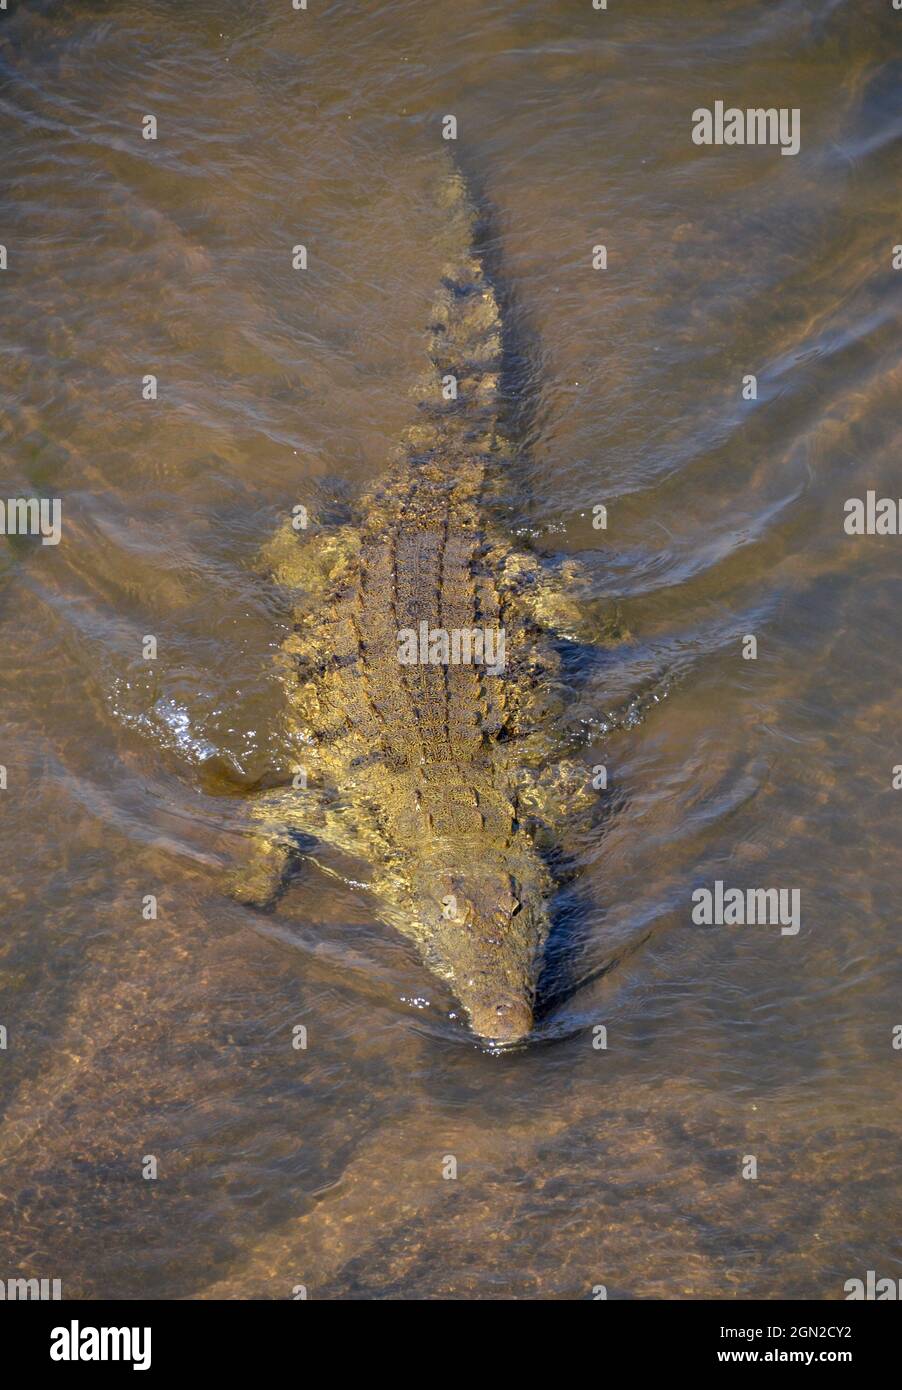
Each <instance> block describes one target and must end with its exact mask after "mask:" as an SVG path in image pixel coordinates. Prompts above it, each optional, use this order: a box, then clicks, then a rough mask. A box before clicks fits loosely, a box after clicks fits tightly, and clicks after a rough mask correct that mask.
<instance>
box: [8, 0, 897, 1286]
mask: <svg viewBox="0 0 902 1390" xmlns="http://www.w3.org/2000/svg"><path fill="white" fill-rule="evenodd" d="M900 76H902V13H899V12H897V11H894V9H893V7H892V5H891V3H890V0H879V3H878V2H875V3H856V4H853V3H851V0H850V3H842V2H841V0H823V2H822V0H774V3H768V4H754V5H753V4H737V3H732V2H731V0H719V3H700V2H699V0H687V3H683V4H680V5H674V4H672V3H664V2H663V0H648V2H647V3H643V4H638V3H616V0H611V4H610V5H609V7H608V10H607V11H596V10H595V9H593V7H592V5H591V3H589V0H567V3H563V2H562V0H556V3H552V4H549V3H545V0H543V2H542V3H538V0H532V2H530V3H522V4H519V5H517V6H511V5H508V4H504V3H501V0H478V3H476V2H475V0H474V3H466V2H464V3H458V4H455V5H453V6H446V5H427V4H424V3H415V2H414V0H406V3H405V2H403V0H388V3H380V4H366V5H362V6H361V5H351V4H340V3H333V4H326V3H322V4H320V3H319V2H318V0H310V3H309V8H308V10H307V11H306V12H304V11H300V12H296V11H294V10H293V9H292V7H291V5H290V4H289V3H288V0H285V3H283V4H271V3H267V4H264V3H250V4H248V3H241V4H238V3H227V2H226V0H218V3H217V2H216V0H194V3H191V4H187V3H184V4H176V3H165V2H164V0H155V2H154V3H145V0H142V3H140V4H139V3H134V2H132V3H106V4H105V3H97V2H96V0H94V2H93V3H92V0H87V3H84V4H78V5H75V4H67V3H63V4H47V3H42V4H28V3H26V4H19V5H15V4H11V5H10V8H9V11H8V12H7V13H5V14H3V15H2V16H0V122H2V156H0V167H2V189H0V243H2V244H3V245H4V246H5V247H6V248H7V266H6V269H5V270H4V271H0V305H2V310H0V382H2V402H0V442H2V457H3V465H4V467H3V478H2V488H0V495H2V497H3V498H4V499H6V498H13V497H19V496H42V497H45V498H47V499H53V498H58V499H60V502H61V507H62V532H61V541H60V544H59V545H56V546H54V545H43V544H41V543H40V542H39V541H38V540H36V539H28V538H24V539H23V538H18V537H17V538H9V539H3V540H0V545H2V547H3V549H2V563H3V574H2V580H0V586H2V587H0V624H2V627H0V631H2V705H3V713H4V716H5V718H4V723H3V735H2V759H0V761H2V763H3V765H4V766H5V767H6V769H7V774H6V777H7V784H6V787H5V789H4V790H3V791H2V793H0V808H2V815H3V925H2V937H0V966H2V986H3V990H2V1002H0V1024H2V1026H3V1027H4V1028H5V1030H6V1046H5V1048H4V1049H3V1050H0V1101H2V1127H0V1277H2V1278H6V1277H10V1276H15V1275H27V1276H33V1277H47V1278H60V1279H62V1281H63V1292H64V1294H66V1295H69V1296H74V1297H87V1298H94V1297H116V1298H131V1297H137V1296H141V1295H145V1296H152V1297H162V1298H222V1297H228V1298H248V1297H255V1298H256V1297H263V1298H277V1299H279V1298H281V1299H287V1298H291V1297H292V1296H293V1292H292V1291H293V1290H295V1289H296V1288H297V1286H299V1285H305V1286H306V1288H307V1290H308V1293H309V1296H310V1297H311V1298H319V1299H330V1298H331V1299H334V1298H480V1299H498V1298H506V1297H521V1298H548V1299H558V1298H560V1299H591V1298H593V1297H594V1296H595V1294H594V1293H593V1290H595V1289H596V1287H597V1286H599V1285H604V1286H605V1287H606V1289H607V1292H608V1296H609V1297H611V1298H647V1297H665V1298H686V1297H691V1298H701V1297H706V1298H724V1299H729V1298H737V1297H745V1298H747V1297H759V1298H779V1297H784V1296H799V1297H803V1298H810V1299H836V1298H842V1297H843V1296H844V1290H843V1285H844V1282H845V1281H846V1280H847V1279H850V1278H854V1277H864V1275H865V1273H866V1271H867V1270H868V1269H873V1270H875V1271H876V1273H877V1275H878V1277H893V1278H895V1277H898V1276H899V1275H902V1260H900V1245H899V1241H898V1228H899V1194H898V1180H897V1168H898V1157H899V1137H900V1119H899V1106H898V1095H899V1082H898V1078H899V1067H900V1066H902V1052H900V1051H899V1050H896V1049H895V1048H894V1046H893V1041H894V1033H893V1030H894V1028H897V1027H898V1026H899V1025H900V1024H902V1004H900V997H899V986H900V952H899V928H898V904H899V901H900V899H902V848H900V835H899V827H900V815H902V809H900V808H902V801H900V798H902V791H898V790H894V787H893V780H894V772H893V769H894V767H895V766H896V765H897V764H900V763H902V727H900V714H899V693H898V692H899V682H900V677H902V660H900V652H899V641H900V626H899V610H900V606H902V579H900V575H902V570H900V547H902V537H899V536H893V535H861V536H854V535H849V534H847V533H846V531H845V530H844V508H845V503H846V501H847V499H851V498H855V497H861V498H864V497H865V495H866V493H867V491H868V490H874V491H876V493H877V495H878V497H879V496H888V497H892V498H895V497H898V496H899V495H900V493H902V487H900V483H899V476H900V475H899V457H900V455H899V444H900V428H899V399H900V385H902V369H900V349H902V329H900V318H899V306H900V286H902V271H900V270H897V269H894V267H893V259H894V250H893V248H894V246H897V245H898V244H899V243H900V242H902V220H900V212H899V186H900V172H902V170H900V158H899V137H900V134H902V99H900V86H902V84H900ZM719 99H720V100H725V101H726V102H727V104H728V105H729V104H735V105H737V106H739V107H742V108H745V107H746V106H762V107H765V106H775V107H785V108H798V109H799V111H800V112H801V148H800V150H799V153H798V154H796V155H790V156H784V155H782V154H781V153H780V149H779V147H764V148H762V147H752V146H745V147H742V146H740V147H735V146H733V147H727V146H711V147H710V148H704V147H701V146H698V145H696V144H694V143H693V141H692V139H691V130H692V112H693V110H694V109H696V108H698V107H711V106H713V103H714V101H715V100H719ZM449 113H452V114H454V115H456V117H457V120H458V139H457V142H456V146H455V152H456V154H457V157H458V161H459V163H460V166H461V167H462V169H463V170H464V171H465V173H466V175H467V178H468V180H469V181H470V183H471V186H472V187H473V188H474V189H475V190H476V193H477V196H478V197H479V198H480V199H481V200H483V205H484V206H485V207H486V208H489V209H491V223H490V233H489V247H488V250H489V253H490V255H491V258H492V261H493V265H494V266H495V267H496V271H497V274H498V275H499V276H500V283H501V286H502V294H503V298H504V303H505V307H506V314H507V335H508V337H507V343H508V368H509V370H508V371H507V373H506V378H505V386H504V389H505V393H506V407H505V409H506V415H507V419H508V424H509V428H510V430H511V431H512V432H513V434H514V437H515V439H516V441H517V444H518V447H519V450H520V456H519V463H518V469H517V475H516V477H511V478H510V479H505V480H503V494H504V509H505V524H506V525H507V527H508V530H509V532H510V533H511V534H512V535H516V536H518V537H519V538H520V540H521V542H522V543H523V544H527V545H533V546H535V547H537V548H539V549H541V550H551V551H553V552H561V551H567V552H573V553H578V554H579V555H580V556H581V557H582V559H583V560H584V562H585V564H586V565H587V566H588V567H589V569H590V572H591V577H592V585H593V591H594V593H595V594H596V595H597V596H599V597H604V598H606V599H610V600H617V601H619V604H620V608H621V611H622V613H623V616H624V618H625V620H626V622H627V624H628V626H629V629H630V632H631V633H632V637H631V640H630V641H629V642H627V643H626V644H624V645H622V646H619V647H617V648H615V649H612V650H610V651H609V652H607V654H606V655H605V656H604V657H603V658H602V659H601V660H600V661H597V662H595V663H594V664H592V665H591V668H590V669H588V670H587V671H585V672H583V673H582V678H581V679H579V680H577V679H576V677H575V678H574V687H573V691H572V704H571V708H570V711H569V714H570V716H571V717H573V718H575V719H576V720H577V722H578V723H579V726H580V727H581V728H582V729H583V730H584V739H583V742H582V745H581V746H580V749H579V756H580V757H581V758H582V759H583V760H584V761H585V764H586V769H587V776H588V775H590V773H591V770H592V768H593V767H597V766H600V765H604V766H605V767H606V768H607V769H608V778H609V786H608V790H607V792H606V793H604V792H602V793H600V795H601V796H603V798H604V803H603V812H604V813H603V815H602V817H601V820H600V823H599V825H598V827H597V831H596V833H595V834H594V835H593V836H592V837H590V838H585V839H583V840H582V841H581V842H579V843H577V844H576V845H574V846H571V847H570V849H571V853H572V854H573V855H574V857H575V861H576V863H577V867H578V874H577V876H576V878H575V880H574V881H573V883H572V884H570V886H569V887H567V888H566V889H565V890H563V891H562V892H561V894H560V896H559V899H558V900H557V901H556V903H555V913H556V924H557V925H556V931H555V936H554V943H553V951H552V958H551V964H550V967H549V972H548V976H547V980H546V984H545V987H544V990H545V997H544V1001H543V1004H542V1009H541V1012H540V1016H539V1020H538V1024H537V1027H536V1030H535V1033H534V1034H533V1036H532V1038H531V1040H530V1042H529V1043H528V1045H527V1046H525V1047H524V1048H522V1049H520V1050H517V1051H513V1052H510V1053H502V1054H494V1055H493V1054H492V1053H490V1052H486V1051H484V1050H482V1049H480V1048H479V1047H478V1046H477V1045H476V1044H475V1043H474V1041H473V1039H472V1038H471V1037H470V1036H469V1035H468V1034H467V1033H466V1031H465V1030H464V1029H463V1028H462V1027H461V1025H460V1024H459V1023H458V1022H456V1021H455V1020H454V1019H452V1018H450V1017H449V1015H450V1014H451V1013H452V1011H453V1010H454V1000H453V998H452V997H451V995H450V994H449V993H447V992H446V990H445V988H444V986H443V985H441V984H440V983H439V982H438V981H437V980H436V979H435V978H433V977H432V976H431V975H429V974H428V973H427V972H426V970H425V969H424V967H423V966H422V964H421V962H420V960H419V957H418V956H417V954H416V952H415V951H414V949H413V947H412V946H411V945H410V944H409V943H408V942H406V941H405V940H404V939H402V938H401V937H399V936H395V935H393V934H392V932H391V930H390V929H389V928H388V927H386V926H384V925H383V924H382V923H381V922H380V921H379V920H378V918H377V916H376V915H375V913H374V911H373V907H372V904H371V903H370V902H369V900H368V897H367V893H366V890H365V886H361V885H365V882H366V873H367V866H365V865H363V866H354V865H352V866H350V867H349V866H348V865H347V864H344V863H339V862H338V861H337V860H336V859H335V858H334V857H333V856H330V855H329V854H328V852H324V853H322V854H319V853H318V852H314V853H313V854H312V856H311V858H310V860H309V861H308V862H307V864H306V867H305V868H304V870H303V872H302V873H301V874H300V876H299V877H298V878H297V879H296V880H295V882H294V884H293V885H292V887H291V889H290V891H289V892H288V893H287V895H286V896H285V897H284V898H283V900H282V902H281V903H280V904H279V906H278V909H277V910H276V911H275V912H274V913H271V914H265V913H261V912H259V911H253V910H251V909H249V908H245V907H241V906H239V905H238V904H236V903H235V902H234V901H232V900H231V899H230V898H229V896H228V895H227V893H226V891H225V888H224V876H225V874H226V872H227V870H228V868H229V866H230V864H232V863H233V862H234V860H235V857H236V855H237V853H238V851H239V849H240V847H241V845H242V843H243V839H244V836H245V834H246V829H245V821H244V811H245V798H244V797H243V796H242V795H241V794H240V790H241V788H242V787H247V788H250V787H251V786H252V785H253V784H254V783H255V782H257V781H258V780H259V779H260V778H262V777H266V776H269V775H272V774H273V772H274V770H278V768H279V767H280V759H281V758H282V756H283V754H282V750H281V744H280V735H279V730H280V727H281V726H280V718H281V711H282V697H281V691H280V687H279V685H278V683H277V679H276V674H275V668H274V663H273V657H274V655H275V653H276V652H277V649H278V644H279V642H280V640H281V639H282V638H283V637H284V635H285V632H286V629H287V626H288V623H289V622H290V619H289V617H288V614H287V611H286V607H285V603H284V599H283V598H282V597H281V596H280V595H279V594H278V593H276V592H274V591H273V590H272V589H271V588H270V587H269V586H268V585H267V584H266V583H265V582H264V581H262V580H261V579H260V578H259V577H258V576H257V574H256V573H255V570H254V557H255V555H256V553H257V551H258V550H259V548H260V547H261V545H263V544H264V543H265V541H266V540H267V538H268V537H269V535H270V534H271V533H272V531H273V530H274V528H275V527H276V526H277V525H278V524H279V522H280V521H281V520H282V519H283V518H284V517H285V516H286V515H288V514H289V513H290V511H291V508H292V507H293V506H295V505H296V504H303V505H305V506H307V507H308V508H309V509H310V510H311V512H313V513H314V514H319V515H328V514H329V513H330V512H335V511H336V510H337V509H340V508H341V507H343V506H345V505H346V504H348V503H351V502H353V500H354V498H355V497H356V496H358V495H359V494H360V493H361V492H362V491H363V490H364V489H365V488H366V486H367V485H368V484H369V483H370V482H371V481H372V480H374V479H375V478H376V477H377V476H378V475H379V474H380V472H381V471H382V470H383V469H384V467H385V466H386V464H387V462H388V460H389V458H390V457H391V453H392V450H393V448H394V447H395V445H396V442H397V440H398V439H399V438H400V436H401V434H402V432H403V430H404V429H405V427H406V426H407V425H409V424H410V423H411V421H412V419H413V417H414V415H415V411H416V385H417V382H418V381H419V380H420V378H421V377H422V374H423V372H424V370H425V368H426V356H425V350H426V338H425V333H424V328H425V324H426V321H427V315H428V312H429V306H430V303H431V302H432V298H433V294H434V290H435V287H436V284H437V282H438V278H439V276H440V274H441V271H442V265H443V258H444V251H445V248H444V244H443V238H444V235H445V228H444V226H443V220H442V213H441V211H440V210H439V208H438V207H437V204H436V201H435V198H434V196H433V190H434V187H435V180H436V176H437V174H438V172H439V170H440V167H441V163H442V160H443V157H444V152H445V151H444V142H443V140H442V117H443V116H444V115H446V114H449ZM147 114H153V115H155V117H156V119H157V122H158V138H157V140H156V141H149V140H145V139H143V138H142V121H143V118H144V117H145V115H147ZM299 243H303V244H305V245H306V246H307V248H308V256H309V260H308V268H307V270H306V271H305V272H300V271H295V270H293V269H292V267H291V248H292V246H294V245H296V244H299ZM602 244H603V245H605V246H606V247H607V256H608V265H607V269H606V270H596V269H594V268H593V264H592V259H593V247H594V246H597V245H602ZM897 254H898V253H897ZM147 374H154V375H156V376H157V378H158V381H159V398H158V400H157V401H156V402H149V401H144V400H142V394H141V393H142V379H143V378H144V376H145V375H147ZM750 374H752V375H754V376H756V378H757V398H756V399H744V398H743V378H744V377H746V376H748V375H750ZM602 504H603V505H604V506H606V507H607V510H608V525H607V529H606V530H596V529H594V528H593V525H592V516H593V511H592V509H593V507H595V506H597V505H602ZM147 635H153V636H155V637H156V639H157V656H156V660H145V659H144V657H143V655H142V650H143V642H144V638H145V637H146V636H147ZM749 636H753V637H755V638H756V640H757V657H756V659H747V657H746V656H745V655H744V651H745V652H747V651H748V644H747V643H746V642H745V639H746V638H747V637H749ZM355 869H356V873H355ZM717 881H721V882H723V883H724V884H725V885H726V886H727V887H737V888H740V889H742V890H746V889H751V888H775V889H784V890H798V892H799V894H800V899H799V902H800V929H799V930H798V932H797V933H795V934H792V933H790V932H783V931H781V929H780V926H779V925H762V926H751V925H748V926H739V925H711V926H704V925H696V924H695V923H694V922H693V920H692V911H693V898H692V895H693V893H694V892H695V891H696V890H697V889H699V888H703V887H706V886H707V887H711V886H713V885H714V883H715V882H717ZM150 894H152V895H154V896H155V897H156V898H157V899H158V915H157V917H156V920H145V917H144V915H143V907H144V902H145V898H146V895H150ZM299 1024H301V1025H304V1027H305V1028H306V1029H307V1046H306V1049H301V1048H295V1047H294V1046H293V1045H292V1040H293V1037H294V1030H295V1029H296V1027H297V1025H299ZM599 1025H603V1026H604V1027H605V1028H606V1029H607V1038H606V1041H607V1046H606V1047H601V1046H598V1045H596V1044H597V1043H599V1042H601V1041H603V1038H602V1035H600V1034H599V1033H598V1032H597V1031H596V1030H597V1028H598V1026H599ZM150 1156H153V1157H154V1158H155V1159H156V1162H157V1165H158V1167H157V1177H156V1178H155V1179H153V1178H149V1177H145V1176H144V1174H145V1172H146V1171H148V1158H149V1157H150ZM449 1156H451V1157H453V1158H454V1159H455V1160H456V1165H457V1176H456V1178H450V1177H447V1176H445V1175H446V1174H447V1173H448V1171H449V1169H450V1166H451V1165H450V1164H449V1161H448V1160H449ZM752 1158H754V1159H755V1160H756V1162H757V1177H756V1178H753V1177H750V1176H747V1175H748V1174H749V1173H750V1172H751V1166H750V1163H749V1160H750V1159H752Z"/></svg>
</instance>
